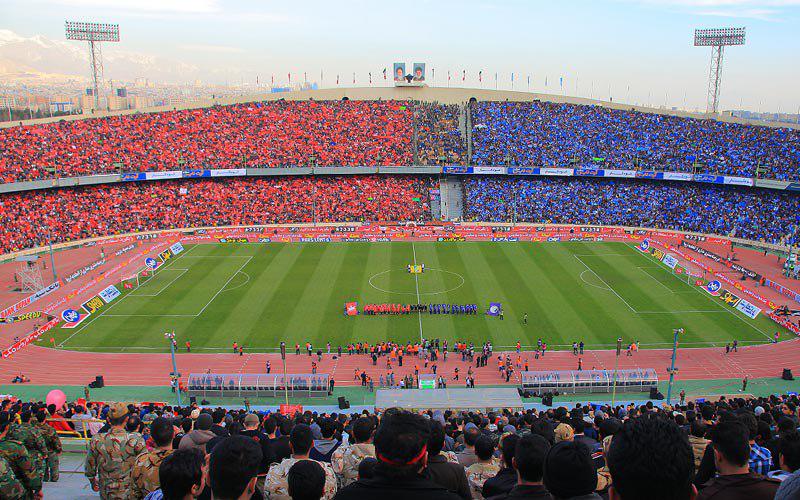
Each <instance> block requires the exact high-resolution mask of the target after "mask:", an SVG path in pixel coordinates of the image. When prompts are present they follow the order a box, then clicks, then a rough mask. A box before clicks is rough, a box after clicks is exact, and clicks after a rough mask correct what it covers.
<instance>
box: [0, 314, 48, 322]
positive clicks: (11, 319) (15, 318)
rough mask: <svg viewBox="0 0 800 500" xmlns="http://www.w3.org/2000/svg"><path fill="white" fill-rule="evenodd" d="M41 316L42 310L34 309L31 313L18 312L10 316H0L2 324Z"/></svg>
mask: <svg viewBox="0 0 800 500" xmlns="http://www.w3.org/2000/svg"><path fill="white" fill-rule="evenodd" d="M41 317H42V311H32V312H29V313H23V314H18V315H16V316H8V317H6V318H0V324H2V323H6V324H12V323H18V322H20V321H27V320H29V319H36V318H41Z"/></svg>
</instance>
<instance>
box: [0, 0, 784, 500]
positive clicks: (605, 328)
mask: <svg viewBox="0 0 800 500" xmlns="http://www.w3.org/2000/svg"><path fill="white" fill-rule="evenodd" d="M45 3H51V2H45ZM56 3H57V2H56ZM100 3H101V4H102V3H103V2H100ZM178 3H180V2H178ZM745 3H747V4H748V5H749V4H750V3H753V4H758V3H759V2H745ZM208 4H209V8H210V9H212V10H211V12H216V13H219V15H222V16H228V15H229V12H228V11H227V10H224V9H223V8H222V7H221V6H220V5H219V3H218V2H213V1H212V2H208ZM165 5H167V6H168V7H169V8H170V9H171V8H173V6H172V3H170V2H167V3H166V4H165ZM204 5H205V4H204ZM737 5H738V4H737ZM80 8H84V7H83V6H81V7H80ZM131 8H132V9H133V8H134V7H131ZM137 8H142V9H144V7H137ZM175 8H178V7H175ZM180 8H184V7H180ZM187 8H188V7H187ZM193 8H194V7H193ZM198 8H199V7H198ZM203 8H205V7H203ZM648 8H651V7H648ZM652 8H655V7H652ZM737 8H738V7H737ZM770 8H771V9H783V8H785V9H787V11H786V14H787V15H788V16H789V18H788V19H793V20H795V21H796V20H797V17H796V15H797V12H796V10H795V7H791V6H790V7H785V6H783V5H781V6H779V7H770ZM115 9H116V8H114V9H110V10H108V12H110V13H111V14H115V13H118V14H119V15H120V16H123V17H124V18H125V19H127V20H128V21H129V22H130V23H131V24H133V25H136V23H137V22H141V20H137V17H136V16H135V15H131V16H128V15H127V14H124V12H123V11H122V10H119V11H118V10H115ZM9 10H10V12H11V11H13V9H11V8H10V7H9ZM62 10H63V9H62ZM167 10H169V9H167ZM99 11H101V12H102V11H103V9H99ZM192 12H193V11H192ZM737 12H739V11H737ZM742 12H744V11H742ZM770 12H771V11H770ZM12 14H13V15H12V17H11V19H14V20H15V21H14V22H20V23H22V19H23V18H22V17H15V16H16V14H14V12H12ZM740 14H741V12H740ZM59 15H61V16H63V15H65V14H63V13H62V14H59ZM70 15H71V14H70ZM143 15H144V14H143ZM146 15H150V13H148V14H146ZM165 15H166V16H167V17H170V16H172V15H173V14H165ZM190 15H194V14H190ZM202 15H206V14H202ZM265 15H266V14H265ZM698 15H701V16H702V15H705V14H698ZM742 15H744V14H742ZM758 16H762V14H759V15H758ZM758 16H757V18H758V19H759V20H756V21H753V22H754V23H756V26H757V27H756V29H755V30H754V31H755V33H756V34H757V35H758V36H762V37H763V36H769V34H768V33H765V32H764V31H763V30H761V29H759V28H758V26H760V24H763V23H764V22H766V21H764V20H763V19H761V18H760V17H758ZM763 16H768V17H769V16H772V14H763ZM732 17H733V18H736V17H737V16H732ZM281 19H283V18H281ZM287 19H288V18H287ZM62 22H63V21H62ZM181 22H183V21H181ZM241 22H243V23H245V21H241ZM287 22H288V21H287ZM12 24H13V23H12ZM23 24H24V23H23ZM63 27H64V25H59V27H58V28H59V29H62V28H63ZM65 27H66V38H67V40H69V41H71V42H70V43H73V45H69V46H70V47H73V48H74V50H78V48H80V50H82V51H83V52H81V54H83V55H82V56H80V60H81V61H82V63H83V64H84V67H83V69H82V71H84V72H85V71H86V68H85V66H86V62H87V61H90V64H89V66H90V67H91V70H92V73H91V77H90V78H86V76H85V75H84V76H83V77H82V78H83V79H84V80H80V81H81V82H82V83H80V85H82V86H83V87H85V88H84V89H83V94H82V95H81V97H80V98H79V99H78V101H75V100H74V99H73V100H71V101H68V100H66V98H60V97H59V98H56V97H52V98H51V97H47V98H46V100H44V98H42V97H35V96H34V97H32V98H27V97H26V99H29V100H28V101H26V104H25V105H24V106H19V104H18V103H20V102H22V100H21V99H22V97H20V96H21V95H23V94H22V93H20V92H23V91H18V93H17V94H14V93H13V92H12V91H11V90H9V96H10V97H3V99H5V100H4V101H2V102H3V103H4V106H5V107H6V108H7V113H6V111H5V110H2V111H0V119H2V120H3V121H0V221H2V224H0V235H2V238H0V254H1V255H0V282H2V284H3V287H2V289H0V308H2V312H0V344H2V363H1V364H0V377H2V378H4V381H3V382H2V391H3V394H4V395H3V396H2V397H0V401H2V403H1V405H2V406H1V407H0V498H9V499H17V498H98V497H99V498H104V499H105V498H108V499H117V498H119V499H145V498H146V499H148V500H160V499H172V498H176V499H177V498H180V499H185V498H220V499H223V498H224V499H240V498H266V499H296V500H300V499H303V500H306V499H309V500H310V499H313V500H319V499H325V500H331V499H334V498H335V499H338V500H349V499H351V498H354V499H355V498H358V499H361V498H378V497H379V496H382V495H384V496H387V498H410V497H412V496H415V495H417V496H419V495H421V498H431V499H455V498H462V499H484V498H493V499H495V498H497V499H500V498H503V499H505V498H541V499H567V498H575V499H595V498H597V499H600V498H602V499H615V500H616V499H624V500H631V499H644V498H653V499H659V498H663V499H694V498H703V499H706V498H709V499H710V498H714V499H717V498H719V499H722V498H749V499H753V500H756V499H761V498H764V499H772V498H780V499H798V498H800V433H798V428H800V400H798V396H797V390H798V385H797V383H796V382H795V380H794V375H793V372H794V373H796V372H797V371H798V370H800V343H799V342H800V341H798V338H797V337H798V335H800V282H798V279H800V260H798V255H799V254H800V251H798V248H799V247H798V245H800V226H799V225H798V224H799V223H800V218H798V217H799V216H798V214H800V194H798V192H800V113H798V114H797V115H794V117H795V120H794V122H792V120H791V119H784V118H781V117H780V116H778V114H776V115H774V116H772V117H771V118H770V117H768V116H767V114H764V113H762V114H756V113H750V114H746V115H745V114H743V113H740V112H728V111H725V109H726V108H723V106H728V107H735V106H734V104H732V103H730V102H727V101H726V100H725V94H724V93H722V92H721V89H725V87H723V86H722V83H721V79H722V74H723V73H722V69H721V68H722V64H723V49H724V48H725V47H731V48H730V49H729V50H730V53H735V51H736V50H745V49H742V48H741V47H740V46H742V45H745V47H746V48H747V47H749V46H747V45H746V44H745V40H746V30H745V28H725V29H716V28H715V29H698V30H696V31H694V32H693V35H694V46H695V47H704V48H705V50H707V49H708V47H711V51H712V58H711V71H710V72H708V71H707V68H706V69H705V70H704V71H706V74H705V75H704V78H705V76H708V78H709V81H708V84H707V89H708V93H707V96H706V95H705V93H704V94H703V95H702V99H703V102H702V108H697V109H690V107H689V106H688V105H684V106H666V105H665V106H660V105H653V104H652V103H649V102H634V100H633V99H630V100H627V101H626V99H624V98H623V97H622V96H618V97H616V98H615V97H613V96H611V93H612V90H611V86H610V85H609V90H608V94H609V95H607V96H603V95H602V94H601V93H599V92H596V91H595V90H594V83H592V91H591V92H592V93H591V94H590V95H589V96H586V95H584V94H582V93H581V92H580V91H578V90H577V89H578V83H577V81H576V83H575V84H574V85H575V86H574V88H575V89H576V90H575V91H574V92H572V88H573V87H571V86H570V85H571V83H570V82H571V81H568V83H567V84H566V85H565V83H564V78H565V77H564V76H558V77H550V78H552V81H550V83H549V84H548V79H547V78H548V77H544V76H542V77H540V79H543V81H544V83H543V85H544V88H542V87H541V86H538V87H537V86H536V85H534V87H533V89H532V88H531V75H530V74H525V73H519V72H517V73H516V82H515V76H514V75H515V73H514V72H510V80H509V81H508V82H507V84H508V85H505V84H504V85H501V84H499V83H498V72H495V70H494V69H491V70H488V69H486V70H484V69H475V70H474V71H473V70H469V71H470V80H468V77H467V72H468V70H467V69H463V70H462V69H460V68H459V70H455V69H452V68H455V66H453V67H452V68H451V69H447V68H444V69H442V66H439V65H437V64H434V63H417V62H414V63H410V62H394V63H390V64H385V65H384V66H385V67H384V66H381V67H377V68H371V70H370V71H363V72H360V73H356V72H353V75H352V85H350V75H349V72H345V71H342V75H341V76H342V78H341V79H340V75H339V74H336V77H335V84H334V83H333V82H332V78H333V77H332V76H330V75H329V76H328V77H327V79H328V82H327V83H326V78H325V75H324V74H323V72H322V71H320V75H319V81H318V82H315V83H313V84H310V83H309V82H308V80H309V75H308V74H307V73H305V72H303V76H302V83H297V79H300V76H299V74H298V73H297V72H296V73H295V75H294V78H295V82H294V83H293V82H292V76H293V75H292V73H291V72H288V74H287V78H281V77H279V78H278V80H279V83H278V84H276V83H275V80H276V75H275V74H272V79H271V84H270V85H266V84H265V83H264V81H265V79H264V78H263V77H262V80H258V77H256V81H257V83H256V85H255V86H247V85H244V83H242V84H241V85H240V87H241V89H243V90H241V91H236V92H233V91H230V89H231V88H233V86H232V85H230V84H228V83H227V82H226V85H225V86H218V87H213V88H214V89H215V90H213V92H214V94H213V95H208V93H210V92H211V91H210V90H209V91H206V90H204V89H201V85H200V84H199V83H196V84H193V85H192V86H187V87H185V88H184V89H183V90H181V92H182V95H184V96H186V95H190V96H195V97H190V98H185V97H184V98H181V99H180V100H175V99H173V100H169V99H163V100H161V101H154V100H153V99H152V98H148V99H149V100H142V101H141V102H142V103H145V104H147V105H144V104H143V105H141V106H140V105H139V104H141V103H139V104H137V102H138V101H137V100H136V99H138V98H132V97H130V96H129V95H128V92H129V91H131V92H135V90H132V89H135V88H136V87H137V86H138V87H140V88H142V89H147V91H146V92H145V91H142V93H141V95H142V96H144V95H159V94H158V93H159V92H163V93H165V95H166V94H169V95H172V94H171V93H173V92H174V89H172V88H169V87H168V86H166V85H165V86H163V87H160V86H159V85H160V84H157V83H153V82H149V81H145V82H144V83H143V84H141V85H139V84H138V83H136V82H138V80H136V82H134V83H132V84H130V88H122V87H120V85H123V84H122V83H119V82H118V83H117V84H116V88H115V86H114V85H115V84H114V83H113V80H109V76H110V75H109V74H105V75H104V74H103V71H105V72H106V73H110V72H112V71H119V70H118V68H119V67H120V66H119V64H120V63H119V62H116V63H115V61H119V59H118V58H119V57H122V56H120V54H121V53H118V52H114V50H115V49H113V46H114V45H115V44H117V43H119V44H120V45H124V44H125V43H126V42H127V41H128V39H127V38H125V37H124V36H123V37H122V38H121V37H120V26H119V25H117V24H101V23H92V22H83V21H77V22H73V21H71V20H68V21H67V22H66V24H65ZM124 30H125V25H123V26H122V32H123V34H125V31H124ZM132 31H133V33H132V34H131V35H130V36H131V37H135V36H138V35H134V33H136V31H134V30H132ZM9 33H10V34H13V33H12V32H11V31H8V30H0V63H1V62H3V61H4V59H3V52H2V50H3V46H4V44H7V43H11V44H12V45H13V44H15V43H16V44H20V45H19V46H18V47H17V48H18V53H19V54H23V53H24V54H27V55H26V56H25V57H28V58H29V59H30V61H31V64H33V61H34V60H35V59H37V58H35V57H33V55H32V54H33V52H30V51H32V50H33V49H29V52H24V51H22V50H21V47H22V45H21V44H23V43H27V42H21V41H18V40H17V39H16V38H14V39H13V40H12V39H11V37H10V35H9ZM749 34H750V33H749V32H747V35H749ZM14 36H16V35H14ZM265 36H267V35H265ZM7 40H12V41H11V42H8V41H7ZM19 40H22V38H19ZM28 40H33V39H28ZM37 40H39V42H37V43H38V44H39V47H46V48H48V49H47V50H54V49H52V47H55V46H56V45H55V44H54V43H51V44H49V45H48V44H46V43H41V40H42V39H41V38H39V39H37ZM86 42H88V47H89V52H86V46H87V44H86ZM59 43H66V42H59ZM101 44H102V45H103V46H104V47H112V48H111V49H107V48H106V49H104V50H106V51H107V52H106V59H107V66H108V67H107V68H106V69H105V70H104V69H103V62H102V57H103V54H102V52H101V51H100V49H99V47H100V45H101ZM65 46H66V45H65ZM198 47H201V48H200V50H202V51H206V52H207V53H209V54H212V53H215V51H216V52H219V53H220V54H228V55H229V56H230V58H231V59H232V60H234V59H236V58H237V57H238V56H237V55H236V54H237V53H238V51H236V50H223V48H217V49H213V48H210V47H211V46H209V45H201V46H198ZM37 50H40V49H37ZM108 50H110V52H108ZM293 50H294V49H293ZM697 50H700V49H697ZM754 50H757V49H754ZM758 50H760V49H758ZM65 53H66V52H65ZM75 54H77V52H76V53H75ZM706 55H707V54H706ZM63 57H66V56H63ZM75 57H78V56H75ZM209 57H211V56H209ZM384 57H385V56H384ZM576 57H577V56H576ZM704 57H706V56H704ZM39 59H41V58H39ZM402 59H404V58H403V57H398V58H397V60H402ZM731 59H732V61H729V62H728V63H726V64H732V63H736V64H741V61H740V60H737V59H736V58H735V56H734V57H731ZM52 64H53V67H54V68H56V67H58V65H57V64H56V63H55V62H53V63H52ZM115 64H116V65H115ZM149 64H151V66H150V67H151V68H152V67H153V66H152V64H155V63H153V62H152V61H151V63H149ZM626 64H635V63H630V62H628V63H626ZM704 64H707V63H704ZM32 67H33V66H32ZM437 69H438V72H436V70H437ZM0 70H2V65H0ZM182 70H183V71H190V69H189V66H185V67H183V66H182ZM26 71H28V73H26V75H28V76H26V77H25V78H32V77H31V76H30V75H32V74H34V73H32V72H33V70H30V69H29V70H26ZM59 71H61V69H59ZM64 71H66V70H64ZM153 71H155V70H153ZM736 71H741V68H738V69H736ZM451 72H452V75H451ZM361 73H364V74H363V75H362V74H361ZM445 73H446V78H445V76H444V74H445ZM20 74H21V73H20ZM736 74H738V73H732V76H731V79H734V78H735V76H733V75H736ZM781 74H783V73H781ZM8 75H11V72H9V73H8ZM437 75H438V78H437ZM492 76H493V79H492ZM525 77H527V86H526V85H525V81H526V78H525ZM9 78H11V76H9ZM37 78H40V79H42V80H41V82H40V83H38V84H36V83H34V84H30V83H24V84H20V86H18V87H15V86H14V85H15V84H12V83H8V84H7V88H6V87H3V86H0V91H5V90H7V89H13V88H18V89H25V90H24V92H29V93H30V92H33V93H30V95H34V93H35V92H45V91H44V90H41V89H43V88H45V87H46V86H47V85H53V84H52V83H47V84H46V83H42V82H44V81H45V80H44V79H43V77H41V76H39V77H37ZM49 78H50V80H48V81H51V82H52V81H54V80H53V78H55V77H54V76H51V77H49ZM118 78H120V79H121V80H124V77H118ZM502 78H505V77H501V79H502ZM557 78H559V79H560V80H559V81H558V83H555V82H556V79H557ZM284 80H285V84H284ZM534 80H535V78H534ZM26 81H27V80H26ZM36 81H39V80H36ZM469 82H472V83H471V84H470V83H469ZM71 84H72V83H71ZM37 85H40V90H36V89H37V87H36V86H37ZM667 85H668V84H667V83H666V82H665V83H664V86H665V88H666V86H667ZM682 85H683V84H682ZM30 88H33V89H34V90H33V91H31V90H30ZM176 88H177V87H176ZM190 88H193V89H194V90H189V89H190ZM737 88H738V87H737ZM122 90H124V92H121V91H122ZM652 90H653V91H654V92H662V93H663V92H665V91H664V90H662V89H659V88H654V89H652ZM628 91H630V85H628ZM737 91H738V90H737ZM207 92H208V93H207ZM704 92H705V88H704ZM752 92H755V91H752ZM148 93H149V94H148ZM54 95H55V94H54ZM0 97H2V95H1V94H0ZM706 97H707V99H706ZM797 97H798V96H797V95H787V96H785V99H786V100H789V101H791V100H792V99H795V100H796V99H797ZM37 99H38V101H37ZM59 99H60V100H59ZM56 100H59V102H58V103H55V101H56ZM675 100H676V101H677V100H679V99H677V98H675ZM685 100H686V97H684V101H685ZM61 101H63V102H61ZM36 102H39V103H40V104H41V105H43V106H44V105H46V109H47V110H49V111H45V112H43V113H42V112H40V111H37V112H36V114H34V107H33V106H34V104H33V103H36ZM76 102H80V103H81V106H82V107H81V108H80V109H79V108H76V107H75V106H77V105H76V104H75V103H76ZM42 103H46V104H42ZM54 103H55V104H54ZM155 103H158V104H157V105H155ZM150 104H154V105H150ZM744 107H745V106H743V108H744ZM12 108H13V109H12ZM26 108H27V110H26ZM37 109H39V108H37ZM754 109H755V108H754ZM54 110H55V112H54ZM4 113H5V117H6V118H7V119H6V118H2V115H3V114H4Z"/></svg>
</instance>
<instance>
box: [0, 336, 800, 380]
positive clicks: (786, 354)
mask: <svg viewBox="0 0 800 500" xmlns="http://www.w3.org/2000/svg"><path fill="white" fill-rule="evenodd" d="M494 354H495V355H494V359H492V360H490V362H489V365H488V366H487V367H484V368H479V369H474V368H473V370H474V371H475V380H476V384H478V385H486V384H500V383H504V382H505V379H502V378H501V377H500V374H499V372H498V369H497V355H498V354H499V353H498V352H495V353H494ZM511 356H512V360H513V361H516V359H517V354H516V353H511ZM670 357H671V350H669V349H644V350H640V351H639V352H637V353H635V354H634V355H633V356H630V357H628V356H626V355H625V353H624V352H623V354H622V355H621V356H620V358H619V367H620V368H655V369H656V371H657V372H658V375H659V379H661V380H665V379H666V378H667V377H668V375H667V373H666V369H667V367H668V366H669V364H670ZM177 358H178V369H179V371H180V372H181V373H183V374H184V376H186V375H188V374H190V373H203V372H205V371H206V370H207V369H211V370H212V371H213V372H215V373H264V372H265V363H266V361H267V360H270V362H271V363H272V369H273V372H278V371H280V370H281V359H280V355H279V354H248V353H246V352H245V354H244V356H239V355H238V354H233V353H224V354H195V353H190V354H187V353H181V354H178V355H177ZM522 358H523V360H524V359H525V358H527V359H528V361H529V364H530V369H531V370H570V369H576V368H577V364H578V356H574V355H573V354H572V352H571V351H556V352H548V353H547V355H546V357H545V358H543V359H542V358H540V359H539V360H534V356H533V355H532V353H530V352H523V353H522ZM582 358H583V368H584V369H585V370H588V369H591V368H593V367H594V368H598V369H599V368H607V369H613V367H614V358H615V353H614V351H613V350H604V351H586V353H585V354H584V355H583V356H582ZM312 359H313V360H316V355H315V356H313V357H311V358H309V357H308V356H307V355H306V354H301V355H299V356H298V355H295V354H293V353H289V354H288V355H287V363H288V367H287V370H288V372H289V373H310V372H311V360H312ZM415 362H418V360H416V359H414V358H410V357H408V356H406V357H405V359H404V363H403V365H404V366H403V367H402V368H401V367H397V366H395V367H394V373H395V378H396V379H399V378H400V377H402V376H403V375H405V374H409V373H412V372H413V371H414V365H415ZM418 364H419V366H420V373H430V372H431V370H430V368H428V369H427V370H426V369H425V368H424V366H423V363H421V362H418ZM469 366H470V364H469V363H467V362H462V361H461V357H460V356H457V355H454V354H453V353H450V354H449V355H448V360H447V362H441V361H440V362H439V363H438V373H439V374H443V375H446V376H447V377H448V378H449V379H450V380H452V378H453V373H454V369H455V368H456V367H458V368H459V370H460V375H461V376H460V379H459V382H458V383H454V382H450V385H451V386H454V387H455V386H458V385H462V384H463V377H464V376H465V375H466V373H467V369H468V367H469ZM472 366H474V365H472ZM677 366H678V367H679V369H680V372H679V374H678V379H679V380H697V379H719V378H738V377H742V376H744V375H748V376H749V377H751V378H761V377H778V376H780V374H781V370H782V369H783V368H790V369H792V370H795V371H797V372H800V339H792V340H789V341H786V342H780V343H778V344H764V345H758V346H748V347H740V348H739V352H737V353H731V354H727V355H726V354H725V352H724V349H721V348H681V349H679V351H678V362H677ZM356 369H362V370H366V371H367V373H368V374H369V375H370V376H371V377H372V378H373V379H374V380H375V385H376V386H377V385H378V381H379V377H380V375H381V374H384V375H385V374H386V371H387V370H386V358H380V359H378V364H377V366H372V361H371V359H370V357H369V356H367V355H353V356H348V355H347V354H346V353H345V354H344V355H343V356H342V357H341V358H340V359H333V356H332V355H328V354H325V355H323V361H322V362H321V363H319V366H318V371H319V373H331V374H333V376H334V379H335V380H336V384H337V385H338V386H347V385H357V384H359V383H360V382H357V381H356V380H354V370H356ZM171 370H172V366H171V361H170V356H169V354H161V353H158V354H156V353H152V354H146V353H145V354H138V353H136V354H135V353H90V352H78V351H69V350H60V349H59V350H56V349H51V348H46V347H39V346H28V347H27V348H25V349H23V350H21V351H19V352H17V353H16V354H14V356H13V357H11V358H10V359H7V360H4V361H2V363H0V380H5V381H6V383H8V382H10V381H11V378H12V377H13V376H15V375H17V374H20V373H22V374H25V375H27V376H28V377H30V378H31V381H32V383H34V384H40V385H60V384H63V385H85V384H87V383H88V382H89V381H91V380H93V379H94V377H95V376H96V375H103V376H104V377H105V382H106V383H107V384H110V385H118V386H119V385H145V386H165V385H169V378H168V373H169V372H170V371H171ZM511 383H512V384H515V383H516V381H515V380H513V379H512V381H511Z"/></svg>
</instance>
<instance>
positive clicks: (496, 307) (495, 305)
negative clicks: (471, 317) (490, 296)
mask: <svg viewBox="0 0 800 500" xmlns="http://www.w3.org/2000/svg"><path fill="white" fill-rule="evenodd" d="M502 310H503V306H502V304H500V302H490V303H489V310H488V311H486V314H488V315H489V316H500V311H502Z"/></svg>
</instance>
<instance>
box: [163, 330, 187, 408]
mask: <svg viewBox="0 0 800 500" xmlns="http://www.w3.org/2000/svg"><path fill="white" fill-rule="evenodd" d="M164 336H165V337H166V338H167V340H168V341H169V352H170V354H171V355H172V374H171V375H172V376H173V377H174V383H175V393H177V394H178V406H183V403H182V402H181V384H180V383H179V382H178V380H179V379H180V374H179V373H178V362H177V360H176V359H175V330H172V332H167V333H165V334H164Z"/></svg>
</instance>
